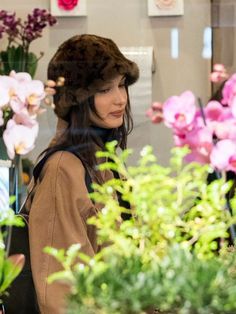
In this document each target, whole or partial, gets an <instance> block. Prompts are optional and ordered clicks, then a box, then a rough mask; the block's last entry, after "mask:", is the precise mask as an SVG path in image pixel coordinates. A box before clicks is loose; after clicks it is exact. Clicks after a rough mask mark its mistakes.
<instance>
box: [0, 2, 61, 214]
mask: <svg viewBox="0 0 236 314" xmlns="http://www.w3.org/2000/svg"><path fill="white" fill-rule="evenodd" d="M56 22H57V21H56V19H55V17H53V16H52V15H51V14H50V13H49V12H48V11H47V10H45V9H39V8H35V9H34V10H33V11H32V13H30V14H28V16H27V19H26V20H25V21H23V20H22V19H21V18H17V16H16V14H15V13H10V12H7V11H5V10H1V11H0V39H1V38H6V39H7V47H6V49H5V50H1V51H0V160H1V162H0V164H1V165H2V166H4V167H10V194H11V195H15V196H16V199H15V205H13V207H15V210H16V211H18V209H19V203H20V200H19V193H18V191H19V187H20V186H21V183H20V181H21V175H19V173H21V170H19V168H21V158H20V156H22V155H25V154H27V153H28V152H29V151H31V150H32V149H33V148H34V143H35V139H36V137H37V134H38V122H37V115H38V114H39V113H41V112H42V111H43V110H42V109H41V108H40V103H41V101H42V100H43V98H44V96H45V93H44V85H43V83H42V82H40V81H38V80H33V76H34V75H35V71H36V68H37V64H38V60H39V59H40V58H41V57H42V56H43V53H41V54H40V56H39V57H37V56H36V55H35V54H34V53H33V52H31V51H30V45H31V43H32V42H33V41H34V40H36V39H37V38H40V37H41V36H42V32H43V29H44V28H45V27H46V26H47V25H49V26H53V25H54V24H55V23H56ZM3 171H4V173H5V176H4V177H2V180H4V181H6V180H7V177H8V175H7V174H6V171H5V170H3ZM6 185H7V184H6V183H5V186H6Z"/></svg>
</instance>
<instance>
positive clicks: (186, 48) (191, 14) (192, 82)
mask: <svg viewBox="0 0 236 314" xmlns="http://www.w3.org/2000/svg"><path fill="white" fill-rule="evenodd" d="M49 2H50V1H49V0H41V1H40V0H21V1H18V0H7V1H4V0H0V8H1V9H6V10H15V11H16V12H17V15H18V16H26V14H27V13H28V12H30V11H31V10H32V9H33V8H35V7H40V8H46V9H49ZM184 2H185V3H184V6H185V8H184V10H185V12H184V16H179V17H148V15H147V1H146V0H120V1H117V0H87V6H88V16H87V17H69V18H68V17H67V18H65V17H64V18H58V25H57V26H54V27H52V28H47V29H45V31H44V33H43V37H42V38H40V39H37V40H36V41H35V42H34V43H33V44H32V46H31V50H32V51H34V52H38V53H39V52H40V51H44V53H45V55H44V57H43V59H41V60H40V62H39V67H38V70H37V73H36V78H39V79H42V80H45V79H46V67H47V64H48V61H49V60H50V58H51V57H52V55H53V54H54V52H55V51H56V49H57V47H58V45H59V44H60V43H61V42H63V41H64V40H65V39H67V38H69V37H70V36H72V35H75V34H81V33H94V34H97V35H101V36H105V37H110V38H112V39H113V40H114V41H115V42H116V43H117V44H118V46H121V47H122V46H153V47H154V49H155V55H156V72H155V74H154V75H153V100H159V101H164V100H165V99H166V98H167V97H169V96H170V95H173V94H179V93H181V92H182V91H184V90H186V89H191V90H192V91H193V92H194V93H196V95H198V96H200V97H201V98H202V99H203V100H204V101H205V100H206V99H207V98H208V97H209V94H210V84H209V81H208V76H209V72H210V60H206V59H203V58H202V49H203V30H204V28H205V27H207V26H210V0H185V1H184ZM172 28H178V30H179V33H180V39H179V47H180V54H179V58H178V59H172V58H171V54H170V31H171V29H172ZM2 43H3V41H1V40H0V45H1V48H3V47H2ZM134 105H135V104H134ZM149 105H150V104H149V103H147V104H145V106H146V108H148V107H149ZM40 124H41V126H40V136H39V138H38V140H37V147H36V149H35V150H34V151H33V152H32V153H31V154H29V156H30V158H32V159H35V157H36V156H37V154H38V153H39V152H40V151H41V150H42V149H43V148H45V145H47V143H48V142H49V140H50V137H51V136H52V135H53V132H54V126H55V118H54V115H53V113H52V112H51V111H50V110H48V112H47V113H46V114H44V116H42V117H41V118H40ZM130 143H131V146H133V147H134V149H135V151H136V154H137V151H138V150H139V149H140V147H141V146H143V145H144V144H147V143H149V144H152V145H153V146H154V148H155V151H156V152H158V156H159V160H160V161H161V163H164V164H165V163H166V161H167V159H168V157H169V150H170V148H171V147H172V136H171V134H170V130H168V129H166V128H165V127H164V126H156V125H155V126H152V125H151V124H149V122H148V123H147V122H145V123H144V125H143V129H140V130H138V129H137V130H134V132H133V135H132V136H131V138H130Z"/></svg>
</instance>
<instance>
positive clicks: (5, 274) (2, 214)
mask: <svg viewBox="0 0 236 314" xmlns="http://www.w3.org/2000/svg"><path fill="white" fill-rule="evenodd" d="M13 201H14V200H13V197H11V198H10V203H13ZM23 225H24V223H23V221H22V219H21V218H20V217H19V216H16V215H15V213H14V211H13V210H12V209H11V208H3V207H0V304H1V303H2V297H3V296H4V295H5V294H7V289H8V288H9V286H10V285H11V283H12V282H13V281H14V279H15V278H16V277H17V276H18V275H19V273H20V272H21V270H22V268H23V266H24V263H25V257H24V255H23V254H15V255H11V256H8V249H9V248H8V239H9V238H8V237H9V233H10V232H11V227H12V226H19V227H20V226H23Z"/></svg>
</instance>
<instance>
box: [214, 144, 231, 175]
mask: <svg viewBox="0 0 236 314" xmlns="http://www.w3.org/2000/svg"><path fill="white" fill-rule="evenodd" d="M210 161H211V164H212V165H213V166H214V167H215V168H217V169H218V170H219V171H228V170H232V171H234V172H236V143H235V141H232V140H229V139H226V140H221V141H219V142H217V144H216V145H215V146H214V148H213V149H212V152H211V154H210Z"/></svg>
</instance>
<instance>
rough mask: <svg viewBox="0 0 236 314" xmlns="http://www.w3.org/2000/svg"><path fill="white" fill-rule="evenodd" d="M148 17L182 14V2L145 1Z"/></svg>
mask: <svg viewBox="0 0 236 314" xmlns="http://www.w3.org/2000/svg"><path fill="white" fill-rule="evenodd" d="M147 2H148V3H147V5H148V15H149V16H172V15H183V14H184V0H147Z"/></svg>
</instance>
